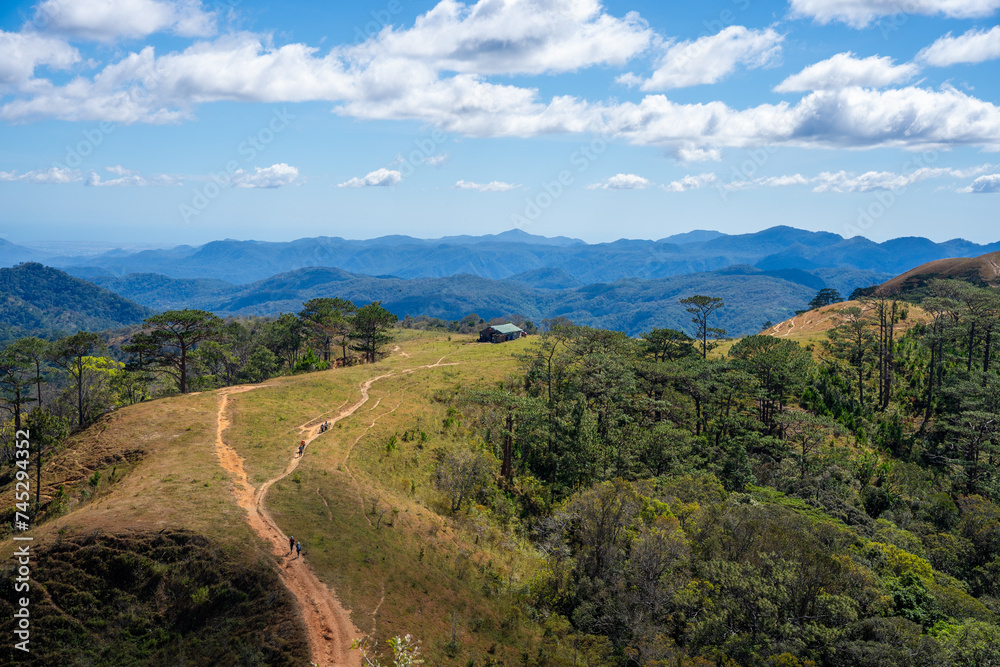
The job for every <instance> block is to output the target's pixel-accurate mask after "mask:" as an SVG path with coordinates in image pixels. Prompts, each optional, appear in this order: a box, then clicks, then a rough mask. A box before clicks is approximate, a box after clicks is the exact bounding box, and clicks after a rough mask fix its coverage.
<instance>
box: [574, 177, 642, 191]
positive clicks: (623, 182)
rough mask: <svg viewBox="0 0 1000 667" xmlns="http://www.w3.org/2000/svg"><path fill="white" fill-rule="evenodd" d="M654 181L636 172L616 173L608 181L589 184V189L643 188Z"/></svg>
mask: <svg viewBox="0 0 1000 667" xmlns="http://www.w3.org/2000/svg"><path fill="white" fill-rule="evenodd" d="M650 185H652V183H651V182H650V181H649V179H646V178H643V177H642V176H638V175H636V174H616V175H614V176H612V177H611V178H609V179H607V180H606V181H601V182H600V183H594V184H592V185H588V186H587V189H588V190H642V189H644V188H648V187H649V186H650Z"/></svg>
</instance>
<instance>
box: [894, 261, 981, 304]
mask: <svg viewBox="0 0 1000 667" xmlns="http://www.w3.org/2000/svg"><path fill="white" fill-rule="evenodd" d="M934 279H952V280H962V281H965V282H969V283H972V284H973V285H976V286H978V287H986V286H997V285H1000V252H992V253H989V254H986V255H981V256H979V257H972V258H964V257H952V258H949V259H939V260H936V261H933V262H928V263H927V264H923V265H921V266H918V267H917V268H915V269H911V270H910V271H907V272H906V273H904V274H902V275H899V276H896V277H895V278H893V279H892V280H888V281H886V282H884V283H882V284H881V285H880V286H879V287H878V290H877V292H878V293H879V294H882V295H885V296H915V297H918V296H923V294H924V293H925V292H926V287H927V283H929V282H930V281H931V280H934Z"/></svg>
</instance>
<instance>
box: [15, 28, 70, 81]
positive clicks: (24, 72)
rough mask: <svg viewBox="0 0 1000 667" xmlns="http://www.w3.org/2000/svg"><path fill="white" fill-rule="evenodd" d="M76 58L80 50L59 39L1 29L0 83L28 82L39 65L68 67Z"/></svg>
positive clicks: (58, 67) (59, 67)
mask: <svg viewBox="0 0 1000 667" xmlns="http://www.w3.org/2000/svg"><path fill="white" fill-rule="evenodd" d="M78 62H80V53H79V51H77V50H76V49H75V48H73V47H72V46H70V45H69V44H67V43H66V42H64V41H62V40H61V39H57V38H55V37H50V36H47V35H40V34H38V33H30V32H29V33H24V32H4V31H3V30H0V86H2V85H3V84H16V85H17V84H23V83H25V82H27V81H28V80H29V79H31V78H32V77H33V76H34V73H35V68H36V67H38V66H39V65H48V66H49V67H52V68H53V69H67V68H69V67H70V66H72V65H74V64H76V63H78Z"/></svg>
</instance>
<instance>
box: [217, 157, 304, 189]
mask: <svg viewBox="0 0 1000 667" xmlns="http://www.w3.org/2000/svg"><path fill="white" fill-rule="evenodd" d="M298 177H299V170H298V169H296V168H295V167H293V166H291V165H288V164H285V163H284V162H280V163H278V164H272V165H271V166H270V167H263V168H262V167H254V170H253V172H247V171H243V170H242V169H239V170H237V171H236V172H235V173H234V174H233V187H237V188H280V187H282V186H283V185H291V184H292V183H294V182H295V180H296V179H297V178H298Z"/></svg>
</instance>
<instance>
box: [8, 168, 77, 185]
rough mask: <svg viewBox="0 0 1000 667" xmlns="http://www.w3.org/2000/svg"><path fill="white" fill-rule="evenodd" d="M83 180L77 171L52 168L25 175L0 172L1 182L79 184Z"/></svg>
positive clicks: (13, 172) (14, 172)
mask: <svg viewBox="0 0 1000 667" xmlns="http://www.w3.org/2000/svg"><path fill="white" fill-rule="evenodd" d="M82 180H83V176H81V174H80V171H79V170H77V169H63V168H60V167H51V168H49V169H44V170H33V171H26V172H24V173H23V174H22V173H18V172H17V171H16V170H15V171H0V181H8V182H11V181H19V182H22V183H49V184H57V185H58V184H63V183H79V182H80V181H82Z"/></svg>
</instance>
